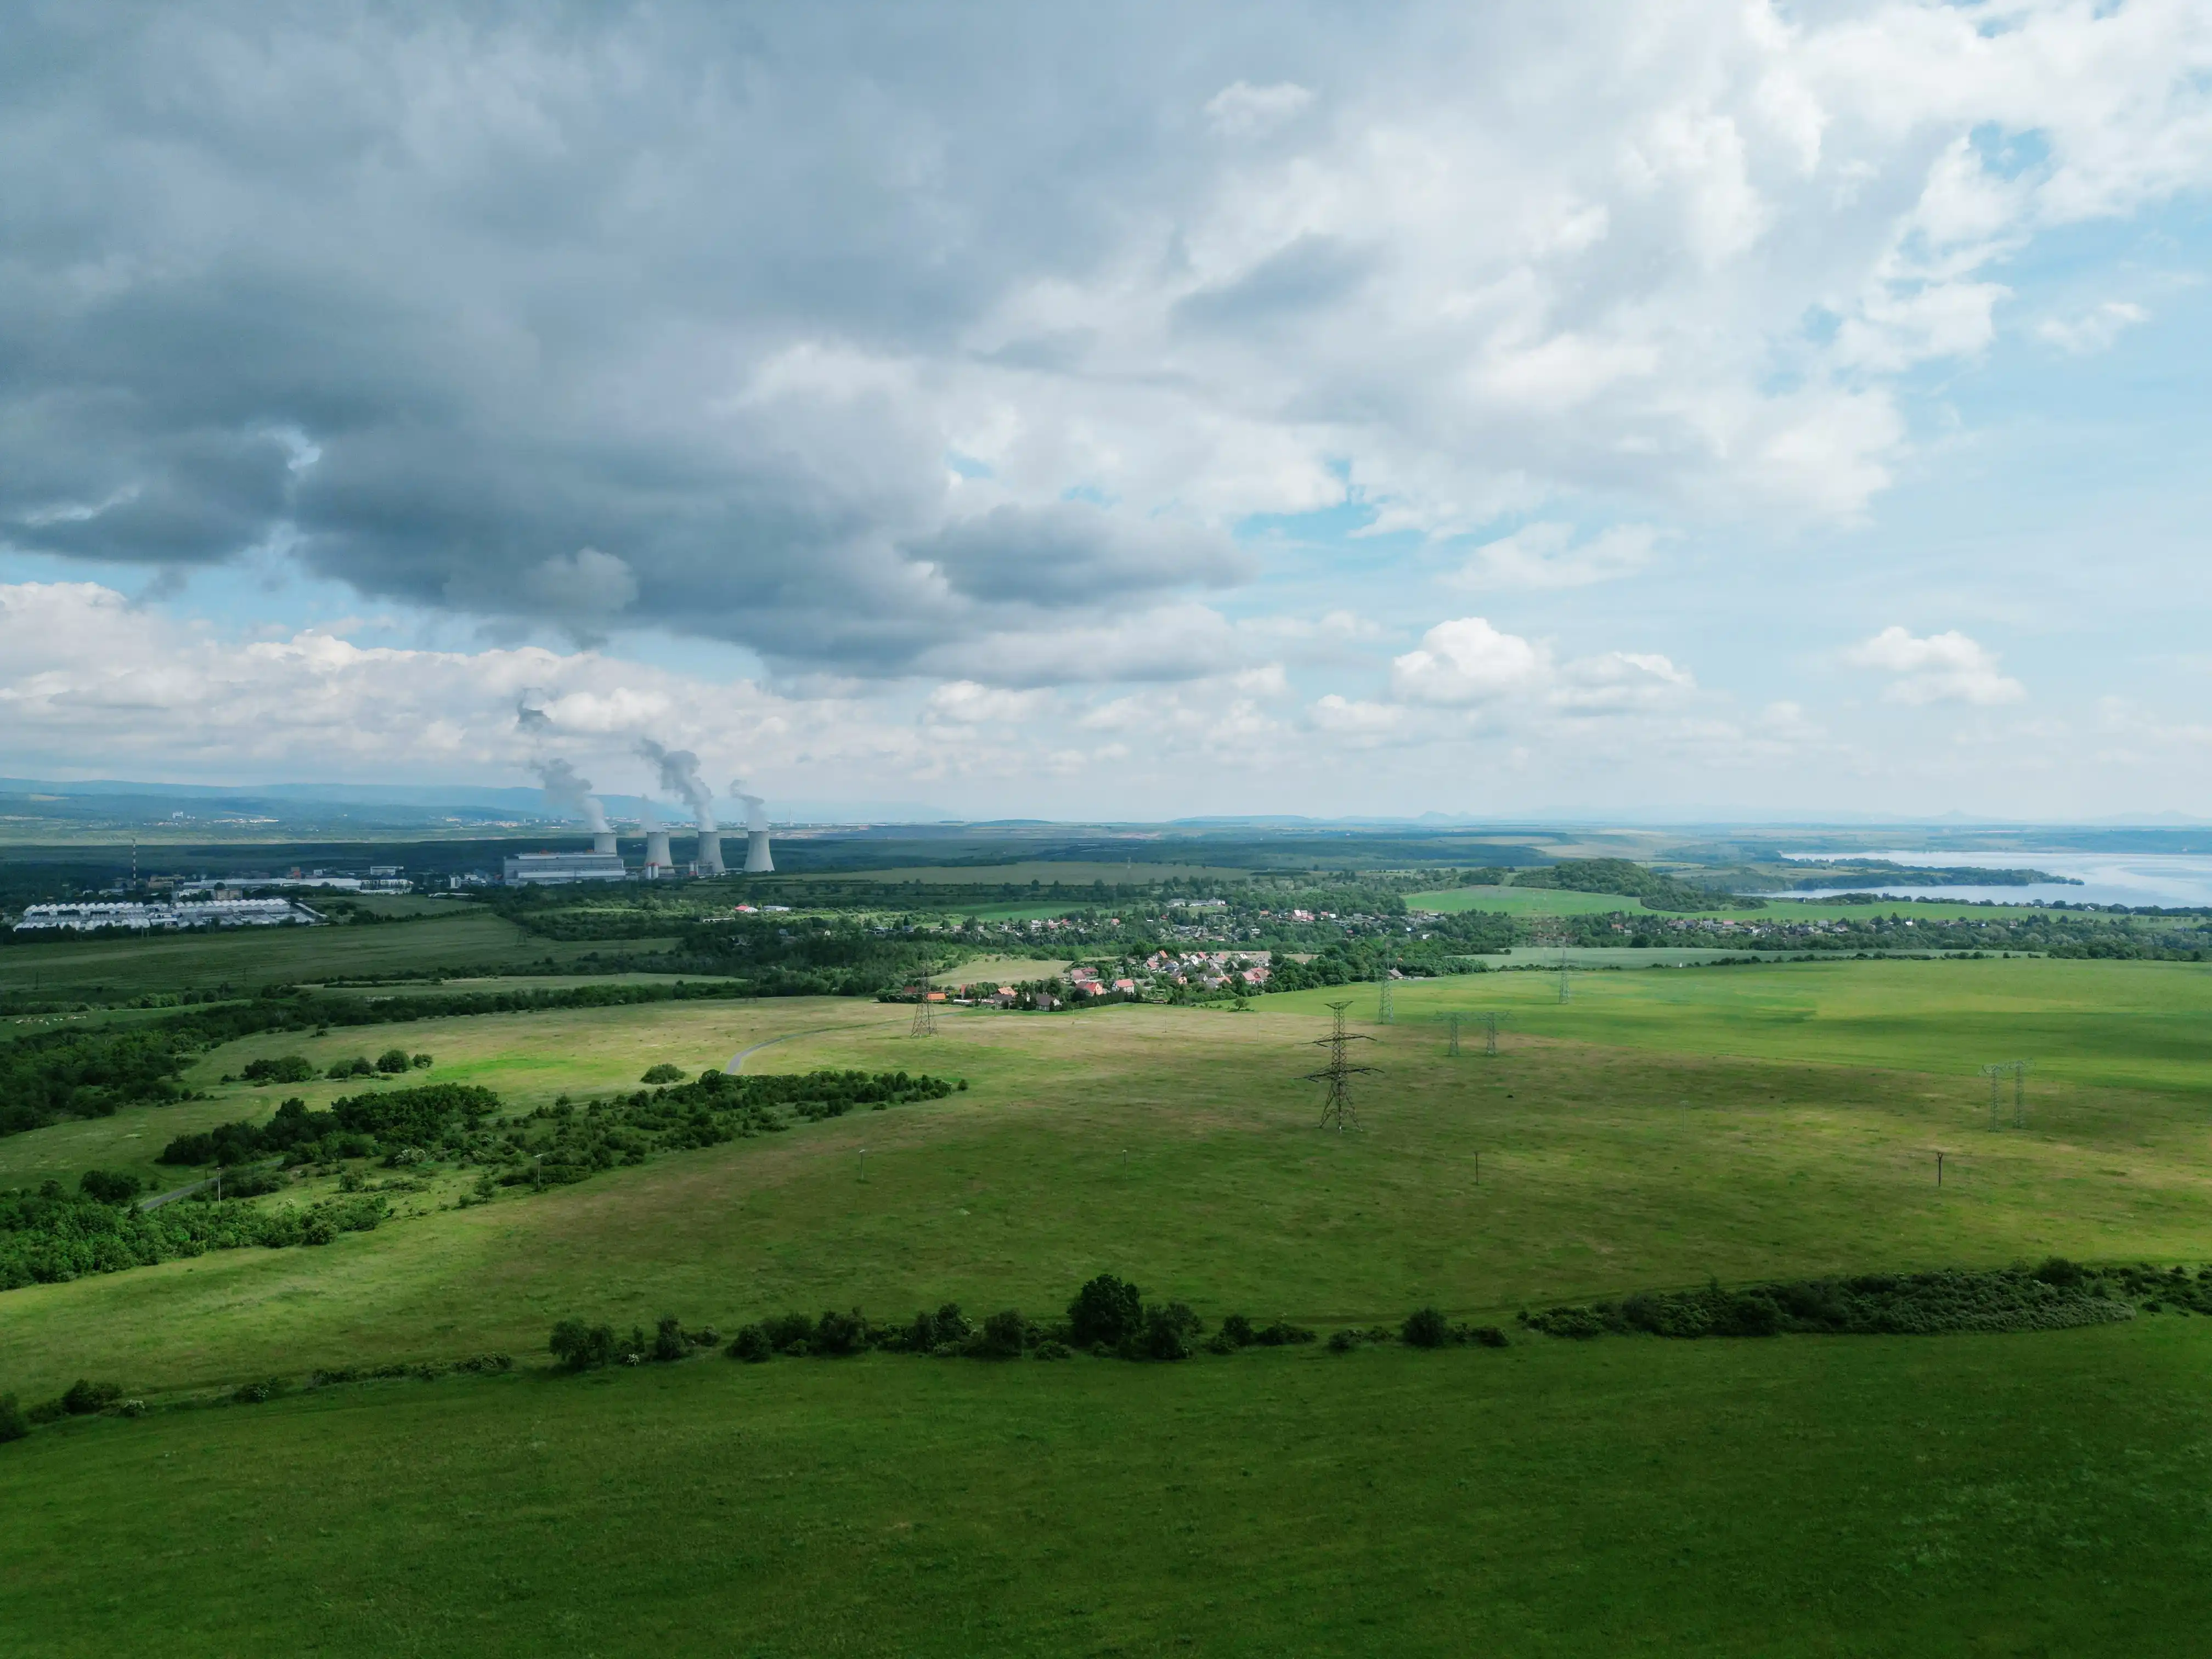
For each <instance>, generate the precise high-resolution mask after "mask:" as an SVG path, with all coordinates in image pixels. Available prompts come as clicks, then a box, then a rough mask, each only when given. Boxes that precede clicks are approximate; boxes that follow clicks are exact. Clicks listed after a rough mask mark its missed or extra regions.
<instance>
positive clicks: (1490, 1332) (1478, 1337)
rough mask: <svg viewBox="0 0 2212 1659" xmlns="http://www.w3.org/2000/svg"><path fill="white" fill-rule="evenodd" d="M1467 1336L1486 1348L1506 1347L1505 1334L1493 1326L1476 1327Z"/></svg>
mask: <svg viewBox="0 0 2212 1659" xmlns="http://www.w3.org/2000/svg"><path fill="white" fill-rule="evenodd" d="M1468 1336H1469V1337H1470V1338H1472V1339H1473V1340H1474V1341H1475V1342H1476V1343H1478V1344H1480V1346H1483V1347H1486V1348H1502V1347H1504V1346H1506V1342H1505V1333H1504V1332H1503V1331H1501V1330H1499V1329H1498V1327H1497V1326H1495V1325H1477V1326H1476V1327H1475V1328H1474V1329H1473V1330H1471V1331H1469V1332H1468Z"/></svg>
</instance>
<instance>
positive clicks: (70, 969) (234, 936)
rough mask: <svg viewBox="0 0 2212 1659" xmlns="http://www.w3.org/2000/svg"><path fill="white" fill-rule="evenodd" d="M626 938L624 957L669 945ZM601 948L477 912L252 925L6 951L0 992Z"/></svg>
mask: <svg viewBox="0 0 2212 1659" xmlns="http://www.w3.org/2000/svg"><path fill="white" fill-rule="evenodd" d="M665 944H666V941H665V940H658V939H642V940H630V939H624V940H623V941H621V943H620V945H619V947H618V948H620V949H622V950H623V951H650V950H655V949H660V948H665ZM607 948H608V947H607V946H605V945H591V944H588V943H586V944H572V943H566V942H562V941H558V940H553V939H539V938H538V937H537V936H536V935H534V934H532V933H526V932H524V931H523V930H522V929H521V928H520V927H516V926H515V925H514V924H513V922H511V921H505V920H503V919H502V918H501V917H498V916H495V915H491V914H490V913H489V911H485V910H482V909H479V908H475V907H473V906H471V907H469V908H462V907H460V906H459V905H455V906H452V907H450V908H447V910H446V911H445V912H443V913H442V914H432V915H427V916H425V917H423V918H422V920H420V921H402V922H394V923H391V924H388V925H385V926H368V927H247V928H235V929H227V930H222V931H216V932H195V933H177V934H171V935H167V936H164V937H161V938H157V939H56V940H52V941H45V940H41V941H40V942H39V943H37V944H25V943H21V942H17V943H14V944H10V945H9V946H8V947H7V948H5V949H4V950H0V991H4V992H13V993H16V994H25V995H33V994H34V995H38V996H41V997H69V996H84V995H91V994H103V993H104V994H111V995H136V994H143V993H145V992H149V991H205V990H213V989H216V988H217V987H221V986H224V985H235V986H240V987H246V988H251V987H254V986H258V985H267V984H271V983H275V984H300V983H307V982H313V981H319V980H321V979H323V978H325V977H338V976H344V977H364V978H367V977H374V976H375V975H379V974H393V973H407V972H413V971H418V970H423V969H432V970H435V969H440V968H445V967H456V968H479V967H482V968H496V967H503V966H510V965H512V966H518V967H519V966H521V965H523V964H525V963H538V962H541V961H544V960H545V959H546V958H548V957H550V958H551V959H552V960H554V961H556V962H571V961H574V960H575V959H576V958H577V957H581V956H584V955H586V953H588V952H590V951H593V950H600V951H604V950H605V949H607Z"/></svg>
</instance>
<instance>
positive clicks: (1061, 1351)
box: [961, 1084, 1075, 1359]
mask: <svg viewBox="0 0 2212 1659" xmlns="http://www.w3.org/2000/svg"><path fill="white" fill-rule="evenodd" d="M961 1086H962V1087H963V1088H965V1087H966V1086H967V1085H965V1084H963V1085H961ZM1074 1353H1075V1350H1074V1349H1073V1348H1071V1347H1069V1346H1067V1344H1066V1343H1065V1342H1062V1341H1060V1340H1058V1339H1056V1338H1054V1337H1049V1336H1048V1337H1047V1338H1045V1340H1043V1341H1042V1342H1040V1343H1038V1344H1037V1345H1036V1350H1035V1353H1034V1358H1038V1359H1067V1358H1073V1355H1074Z"/></svg>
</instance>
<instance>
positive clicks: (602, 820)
mask: <svg viewBox="0 0 2212 1659" xmlns="http://www.w3.org/2000/svg"><path fill="white" fill-rule="evenodd" d="M526 712H528V713H531V714H537V713H538V711H537V710H536V709H534V708H533V709H530V710H528V711H526ZM538 718H539V719H541V720H543V719H544V716H543V715H542V714H540V715H539V716H538ZM530 769H531V770H532V771H533V772H535V773H537V774H538V782H539V783H540V784H542V785H543V786H544V790H545V802H546V805H549V806H550V807H552V808H553V809H554V811H557V812H562V813H566V814H568V816H569V817H579V818H581V819H583V821H584V823H585V826H586V828H587V829H590V830H591V832H592V834H593V835H594V836H605V835H606V834H607V833H608V830H607V809H606V808H605V807H604V806H602V805H599V797H598V796H596V795H594V794H592V781H591V780H590V779H589V778H586V777H580V776H578V775H577V773H576V769H575V768H574V767H573V766H571V765H569V764H568V762H567V761H565V760H562V758H561V757H559V756H557V755H556V756H554V757H552V758H551V759H550V760H540V761H532V762H531V763H530ZM613 850H614V849H613V848H611V847H601V848H599V851H600V852H602V853H611V852H612V851H613Z"/></svg>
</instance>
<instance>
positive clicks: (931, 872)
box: [838, 859, 1252, 888]
mask: <svg viewBox="0 0 2212 1659" xmlns="http://www.w3.org/2000/svg"><path fill="white" fill-rule="evenodd" d="M1251 874H1252V872H1250V871H1249V870H1238V869H1233V868H1231V867H1230V866H1226V865H1215V864H1124V863H1121V862H1118V861H1114V860H1103V859H1101V860H1075V859H1071V860H1058V859H1027V860H1023V861H1022V862H1020V863H1018V864H988V865H977V866H972V867H971V866H966V865H937V864H925V865H915V866H911V867H908V868H904V869H898V870H847V871H840V872H838V878H839V879H840V880H842V881H912V882H921V883H924V884H927V885H931V886H940V885H941V886H955V887H1002V886H1007V885H1020V884H1028V883H1034V884H1037V885H1040V886H1044V887H1051V886H1054V885H1058V886H1062V887H1089V886H1091V885H1092V884H1095V883H1097V882H1102V881H1103V882H1104V883H1105V884H1106V885H1107V886H1108V887H1109V888H1112V887H1115V886H1121V885H1129V886H1134V885H1137V884H1145V885H1147V886H1149V885H1150V884H1152V883H1154V882H1161V881H1206V882H1215V883H1218V884H1224V885H1231V886H1233V885H1238V884H1242V883H1243V882H1245V881H1247V880H1249V879H1250V878H1251Z"/></svg>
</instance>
